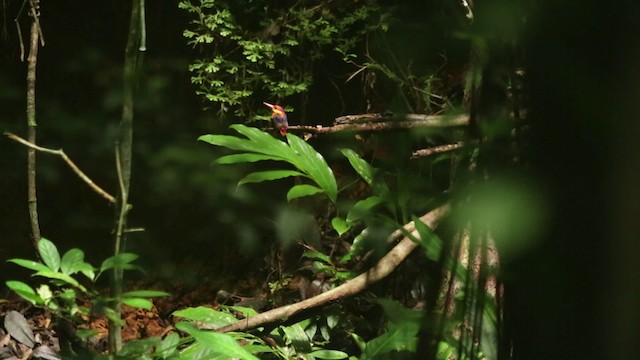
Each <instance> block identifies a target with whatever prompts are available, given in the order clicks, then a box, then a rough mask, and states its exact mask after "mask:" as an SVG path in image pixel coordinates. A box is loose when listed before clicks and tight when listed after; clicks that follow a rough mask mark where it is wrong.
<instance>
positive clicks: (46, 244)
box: [38, 238, 60, 271]
mask: <svg viewBox="0 0 640 360" xmlns="http://www.w3.org/2000/svg"><path fill="white" fill-rule="evenodd" d="M38 253H39V254H40V257H41V258H42V261H43V262H44V263H45V265H47V266H48V267H49V269H51V270H53V271H58V270H60V253H59V252H58V248H56V246H55V245H54V244H53V243H52V242H51V241H49V240H47V239H45V238H42V239H40V240H39V241H38Z"/></svg>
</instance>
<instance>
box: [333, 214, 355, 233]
mask: <svg viewBox="0 0 640 360" xmlns="http://www.w3.org/2000/svg"><path fill="white" fill-rule="evenodd" d="M331 226H332V227H333V229H334V230H335V231H337V232H338V235H342V234H344V233H346V232H347V231H349V229H350V228H351V225H350V224H349V223H347V221H346V220H345V219H343V218H341V217H337V216H336V217H334V218H333V219H331Z"/></svg>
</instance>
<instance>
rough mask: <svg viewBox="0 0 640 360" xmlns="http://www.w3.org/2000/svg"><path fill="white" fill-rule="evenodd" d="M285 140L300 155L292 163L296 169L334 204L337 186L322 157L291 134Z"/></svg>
mask: <svg viewBox="0 0 640 360" xmlns="http://www.w3.org/2000/svg"><path fill="white" fill-rule="evenodd" d="M287 140H288V141H289V146H291V149H293V151H295V152H296V153H297V154H299V155H300V158H299V159H298V160H299V162H297V163H294V164H295V165H296V167H298V169H300V170H302V171H304V172H305V173H307V174H309V177H311V179H313V181H315V182H316V183H317V184H318V186H320V188H322V190H324V192H325V193H326V194H327V196H328V197H329V200H331V202H332V203H335V202H336V199H337V196H338V185H337V183H336V178H335V176H334V175H333V171H332V170H331V168H330V167H329V165H327V162H326V161H325V159H324V157H322V155H320V153H319V152H317V151H316V150H315V149H314V148H313V147H312V146H311V145H309V144H307V142H306V141H304V140H302V139H301V138H299V137H297V136H295V135H293V134H287Z"/></svg>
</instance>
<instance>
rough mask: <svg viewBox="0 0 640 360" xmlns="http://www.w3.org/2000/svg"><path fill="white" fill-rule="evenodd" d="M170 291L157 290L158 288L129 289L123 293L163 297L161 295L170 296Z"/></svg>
mask: <svg viewBox="0 0 640 360" xmlns="http://www.w3.org/2000/svg"><path fill="white" fill-rule="evenodd" d="M169 295H170V294H169V293H168V292H164V291H157V290H136V291H128V292H125V293H123V294H122V297H161V296H169Z"/></svg>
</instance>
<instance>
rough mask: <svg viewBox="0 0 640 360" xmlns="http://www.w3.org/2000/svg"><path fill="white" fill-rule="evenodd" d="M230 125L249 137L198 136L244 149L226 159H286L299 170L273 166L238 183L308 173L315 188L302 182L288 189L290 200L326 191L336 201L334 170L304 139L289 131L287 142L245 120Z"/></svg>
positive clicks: (223, 144)
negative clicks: (303, 184) (278, 168)
mask: <svg viewBox="0 0 640 360" xmlns="http://www.w3.org/2000/svg"><path fill="white" fill-rule="evenodd" d="M230 127H231V128H232V129H234V130H235V131H237V132H238V133H240V134H242V135H244V136H245V137H247V139H243V138H240V137H236V136H229V135H203V136H200V137H199V138H198V139H199V140H200V141H204V142H208V143H210V144H212V145H216V146H224V147H227V148H229V149H231V150H236V151H239V152H243V153H241V154H234V155H228V156H225V157H223V158H221V159H222V162H223V163H235V162H246V161H260V160H276V161H284V162H287V163H289V164H291V165H293V166H294V167H295V168H296V169H297V170H298V171H292V170H273V171H265V172H257V173H253V174H249V175H248V176H247V177H245V178H244V179H242V180H241V181H240V183H239V185H241V184H244V183H248V182H260V181H267V180H276V179H281V178H284V177H289V176H306V177H308V178H309V179H310V180H312V181H313V182H315V183H316V184H317V186H314V187H313V188H312V187H310V186H312V185H305V186H302V185H300V186H302V187H301V188H296V187H294V188H292V189H291V190H290V191H289V194H288V199H289V200H291V199H295V198H298V197H302V196H308V195H313V194H317V193H324V194H326V195H327V197H328V198H329V199H330V200H331V201H332V202H334V203H335V201H336V198H337V193H338V186H337V183H336V180H335V176H334V175H333V171H331V168H330V167H329V166H328V165H327V162H326V161H325V159H324V158H323V157H322V155H320V154H319V153H318V152H317V151H315V149H314V148H313V147H312V146H310V145H309V144H307V143H306V142H305V141H304V140H302V139H300V138H299V137H297V136H295V135H293V134H287V141H288V144H287V143H285V142H283V141H281V140H278V139H276V138H274V137H273V136H271V135H269V134H267V133H265V132H264V131H261V130H259V129H256V128H252V127H248V126H245V125H242V124H234V125H231V126H230Z"/></svg>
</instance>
